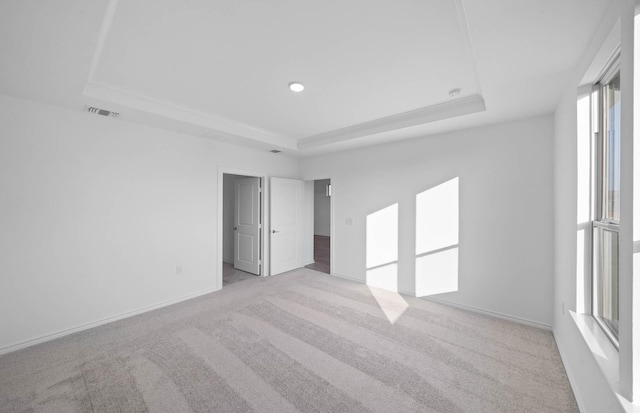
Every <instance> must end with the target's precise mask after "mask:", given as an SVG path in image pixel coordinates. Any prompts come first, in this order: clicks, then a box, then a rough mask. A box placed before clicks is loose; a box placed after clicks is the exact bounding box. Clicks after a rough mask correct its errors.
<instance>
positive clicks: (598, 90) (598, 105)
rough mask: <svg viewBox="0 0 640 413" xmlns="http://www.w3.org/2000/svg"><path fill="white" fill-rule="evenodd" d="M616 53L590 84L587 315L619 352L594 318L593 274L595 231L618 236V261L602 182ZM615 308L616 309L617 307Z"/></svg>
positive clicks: (595, 266) (614, 223)
mask: <svg viewBox="0 0 640 413" xmlns="http://www.w3.org/2000/svg"><path fill="white" fill-rule="evenodd" d="M620 66H621V65H620V51H619V50H618V51H617V52H616V53H615V54H614V55H613V56H612V58H611V59H610V60H609V61H608V62H607V64H606V65H605V67H604V70H603V71H602V72H601V74H600V75H599V76H598V80H597V81H596V82H595V83H594V84H593V88H592V94H591V96H592V99H591V105H592V112H591V113H592V117H593V119H592V136H593V139H594V147H595V148H594V149H595V151H594V152H595V159H594V161H595V162H594V164H595V165H594V166H595V168H594V172H595V173H594V174H593V179H594V184H593V189H594V192H593V193H594V197H593V212H594V216H593V220H592V228H591V241H592V242H591V285H590V287H591V288H590V299H589V307H590V309H589V312H590V315H591V317H593V319H594V320H595V321H596V323H597V324H598V325H599V326H600V328H601V329H602V331H604V333H605V335H606V336H607V338H608V339H609V340H610V341H611V343H612V344H613V345H614V346H615V348H616V349H617V350H618V351H619V349H620V343H619V339H618V338H619V331H618V336H617V335H616V334H615V333H614V332H613V330H612V329H611V328H610V327H609V326H608V325H607V323H606V322H605V321H604V320H602V319H601V317H600V316H598V315H597V296H598V286H597V280H596V277H597V275H598V274H597V271H598V270H599V265H600V263H599V262H598V261H597V260H598V259H599V257H600V251H597V250H596V248H597V247H598V242H599V239H598V238H597V235H596V232H597V231H609V232H615V233H616V234H617V236H618V243H617V251H616V254H617V255H618V258H617V262H618V263H619V260H620V245H619V236H620V221H619V220H615V219H612V218H610V217H608V216H607V215H606V211H605V208H606V207H607V203H608V200H609V195H608V194H605V189H607V188H605V187H606V185H605V180H606V179H608V175H607V170H606V169H607V167H608V164H607V162H608V160H607V159H606V158H605V157H606V156H607V140H608V138H609V137H608V133H607V130H606V126H607V125H606V124H605V119H606V118H607V109H606V103H607V101H606V99H607V97H606V93H605V89H606V88H607V86H608V85H609V84H610V83H611V81H612V80H613V79H615V77H616V76H620ZM618 283H619V270H618ZM619 291H620V290H619V287H618V306H619V299H620V293H619ZM618 308H619V307H618Z"/></svg>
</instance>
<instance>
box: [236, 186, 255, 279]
mask: <svg viewBox="0 0 640 413" xmlns="http://www.w3.org/2000/svg"><path fill="white" fill-rule="evenodd" d="M260 195H261V192H260V178H238V179H237V180H236V192H235V196H236V200H235V201H236V202H235V204H236V205H235V212H234V222H233V224H234V227H233V230H234V234H233V242H234V249H233V250H234V254H233V266H234V267H235V268H237V269H239V270H241V271H246V272H249V273H251V274H256V275H260V230H261V225H260Z"/></svg>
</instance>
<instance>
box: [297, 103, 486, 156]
mask: <svg viewBox="0 0 640 413" xmlns="http://www.w3.org/2000/svg"><path fill="white" fill-rule="evenodd" d="M485 110H486V105H485V102H484V98H483V97H482V96H481V95H478V94H475V95H470V96H465V97H463V98H459V99H455V100H451V101H448V102H444V103H439V104H437V105H431V106H427V107H424V108H420V109H416V110H412V111H409V112H404V113H399V114H396V115H391V116H387V117H384V118H380V119H375V120H372V121H369V122H364V123H360V124H358V125H353V126H348V127H346V128H341V129H336V130H333V131H330V132H326V133H321V134H318V135H314V136H310V137H308V138H303V139H300V140H299V143H298V149H300V150H302V149H310V148H314V147H318V146H324V145H329V144H332V143H338V142H344V141H347V140H351V139H356V138H362V137H365V136H369V135H375V134H378V133H383V132H389V131H392V130H396V129H403V128H407V127H410V126H417V125H422V124H425V123H430V122H435V121H439V120H444V119H449V118H454V117H457V116H463V115H469V114H472V113H477V112H483V111H485Z"/></svg>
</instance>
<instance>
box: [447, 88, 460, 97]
mask: <svg viewBox="0 0 640 413" xmlns="http://www.w3.org/2000/svg"><path fill="white" fill-rule="evenodd" d="M460 93H462V89H460V88H455V89H451V90H450V91H449V97H451V98H454V97H456V96H458V95H460Z"/></svg>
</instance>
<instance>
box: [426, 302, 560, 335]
mask: <svg viewBox="0 0 640 413" xmlns="http://www.w3.org/2000/svg"><path fill="white" fill-rule="evenodd" d="M420 298H421V299H423V300H427V301H433V302H434V303H438V304H443V305H448V306H450V307H455V308H459V309H461V310H466V311H471V312H473V313H478V314H482V315H488V316H490V317H496V318H501V319H503V320H507V321H513V322H514V323H518V324H524V325H527V326H530V327H536V328H541V329H543V330H547V331H553V328H552V327H551V326H550V325H548V324H544V323H540V322H538V321H533V320H529V319H526V318H521V317H516V316H512V315H508V314H503V313H499V312H497V311H492V310H486V309H484V308H479V307H472V306H468V305H464V304H458V303H452V302H451V301H446V300H442V299H439V298H434V297H420Z"/></svg>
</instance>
